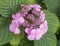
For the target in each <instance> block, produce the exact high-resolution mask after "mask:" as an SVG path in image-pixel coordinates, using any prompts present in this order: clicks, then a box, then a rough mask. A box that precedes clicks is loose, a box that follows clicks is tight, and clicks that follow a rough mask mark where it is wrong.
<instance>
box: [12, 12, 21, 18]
mask: <svg viewBox="0 0 60 46" xmlns="http://www.w3.org/2000/svg"><path fill="white" fill-rule="evenodd" d="M19 17H21V14H20V13H16V14H13V15H12V18H13V19H18V18H19Z"/></svg>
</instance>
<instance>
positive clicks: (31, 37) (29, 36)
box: [27, 35, 35, 40]
mask: <svg viewBox="0 0 60 46" xmlns="http://www.w3.org/2000/svg"><path fill="white" fill-rule="evenodd" d="M27 38H28V40H35V36H34V35H28V37H27Z"/></svg>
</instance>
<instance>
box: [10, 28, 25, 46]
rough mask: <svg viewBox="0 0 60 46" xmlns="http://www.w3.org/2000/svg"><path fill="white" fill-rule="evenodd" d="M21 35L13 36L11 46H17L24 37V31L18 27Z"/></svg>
mask: <svg viewBox="0 0 60 46" xmlns="http://www.w3.org/2000/svg"><path fill="white" fill-rule="evenodd" d="M20 30H21V33H20V34H18V35H15V34H14V35H13V37H12V39H11V40H10V44H11V45H18V44H19V43H20V40H21V39H22V38H23V37H24V30H23V28H21V27H20Z"/></svg>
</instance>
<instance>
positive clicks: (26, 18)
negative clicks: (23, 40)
mask: <svg viewBox="0 0 60 46" xmlns="http://www.w3.org/2000/svg"><path fill="white" fill-rule="evenodd" d="M20 6H21V7H22V9H21V10H20V11H19V12H18V13H16V14H13V15H12V19H13V20H12V23H11V24H10V26H9V29H10V31H11V32H13V33H14V34H20V29H19V27H23V28H24V31H25V33H26V34H27V38H28V40H39V39H41V37H42V36H43V35H44V34H45V33H46V32H47V31H48V23H47V20H45V13H44V12H43V11H42V10H41V6H40V5H38V4H31V5H24V4H21V5H20Z"/></svg>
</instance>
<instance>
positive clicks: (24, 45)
mask: <svg viewBox="0 0 60 46" xmlns="http://www.w3.org/2000/svg"><path fill="white" fill-rule="evenodd" d="M19 45H20V46H34V42H33V41H29V40H28V39H22V40H21V41H20V44H19Z"/></svg>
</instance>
